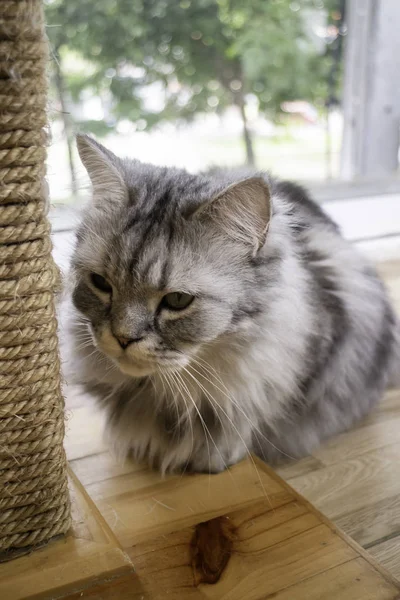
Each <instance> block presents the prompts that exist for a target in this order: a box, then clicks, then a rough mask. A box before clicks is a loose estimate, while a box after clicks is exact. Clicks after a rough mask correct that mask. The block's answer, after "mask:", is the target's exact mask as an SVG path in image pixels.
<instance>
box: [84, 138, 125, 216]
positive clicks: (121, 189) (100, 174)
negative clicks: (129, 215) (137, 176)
mask: <svg viewBox="0 0 400 600" xmlns="http://www.w3.org/2000/svg"><path fill="white" fill-rule="evenodd" d="M76 144H77V147H78V152H79V156H80V158H81V161H82V163H83V166H84V167H85V169H86V171H87V173H88V175H89V177H90V181H91V182H92V186H93V200H94V202H95V204H98V205H104V204H106V203H109V202H112V203H116V202H122V201H123V200H124V199H125V198H126V186H125V184H124V181H123V178H122V175H121V173H120V172H119V170H118V165H119V163H120V160H119V159H118V158H117V157H116V156H115V154H113V153H112V152H111V151H110V150H107V148H105V147H104V146H102V145H101V144H99V143H98V142H96V141H95V140H94V139H93V138H91V137H89V136H87V135H78V136H77V138H76Z"/></svg>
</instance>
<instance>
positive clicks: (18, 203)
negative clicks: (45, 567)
mask: <svg viewBox="0 0 400 600" xmlns="http://www.w3.org/2000/svg"><path fill="white" fill-rule="evenodd" d="M47 60H48V55H47V43H46V39H45V36H44V27H43V15H42V6H41V1H40V0H2V1H1V2H0V107H1V111H0V559H1V560H4V559H7V558H12V556H13V551H18V552H19V553H20V549H21V548H22V549H24V548H26V551H29V550H30V549H31V548H32V546H35V545H38V544H42V543H44V542H46V541H48V540H50V539H51V538H52V537H54V536H55V535H59V534H61V533H65V532H66V531H67V530H68V528H69V526H70V507H69V498H68V486H67V473H66V461H65V453H64V449H63V446H62V442H63V437H64V410H63V409H64V404H63V399H62V395H61V384H60V370H59V358H58V343H57V323H56V319H55V309H54V293H55V291H56V290H57V289H58V285H59V275H58V271H57V269H56V268H55V266H54V263H53V261H52V257H51V241H50V227H49V223H48V221H47V218H46V212H47V211H46V201H45V198H44V194H43V179H44V174H45V158H46V150H45V144H46V142H47V134H46V131H45V127H46V125H47V119H46V98H47V79H46V65H47Z"/></svg>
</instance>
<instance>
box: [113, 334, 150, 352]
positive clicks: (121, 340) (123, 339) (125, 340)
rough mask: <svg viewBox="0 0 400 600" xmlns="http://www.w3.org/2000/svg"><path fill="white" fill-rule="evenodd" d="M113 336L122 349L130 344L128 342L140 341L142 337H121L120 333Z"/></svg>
mask: <svg viewBox="0 0 400 600" xmlns="http://www.w3.org/2000/svg"><path fill="white" fill-rule="evenodd" d="M115 338H116V340H117V342H118V344H119V345H120V346H121V348H122V349H123V350H125V348H127V347H128V346H130V344H134V343H135V342H140V340H142V339H143V336H141V337H136V338H127V337H122V336H120V335H116V336H115Z"/></svg>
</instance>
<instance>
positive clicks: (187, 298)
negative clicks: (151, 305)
mask: <svg viewBox="0 0 400 600" xmlns="http://www.w3.org/2000/svg"><path fill="white" fill-rule="evenodd" d="M193 300H194V296H191V295H190V294H185V293H183V292H171V293H170V294H166V295H165V296H164V298H163V299H162V301H161V306H162V307H163V308H168V309H169V310H183V309H184V308H187V307H188V306H189V304H191V303H192V302H193Z"/></svg>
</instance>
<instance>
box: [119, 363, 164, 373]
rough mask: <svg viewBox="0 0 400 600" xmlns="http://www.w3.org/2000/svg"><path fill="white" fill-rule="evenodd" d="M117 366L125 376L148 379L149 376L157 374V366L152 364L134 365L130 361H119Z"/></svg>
mask: <svg viewBox="0 0 400 600" xmlns="http://www.w3.org/2000/svg"><path fill="white" fill-rule="evenodd" d="M117 365H118V367H119V369H120V371H121V372H122V373H123V374H124V375H129V376H130V377H147V376H148V375H152V374H153V373H155V372H156V370H157V368H156V366H155V365H154V364H153V365H150V364H144V363H141V364H140V365H139V364H134V363H131V362H128V361H118V362H117Z"/></svg>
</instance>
